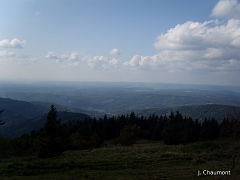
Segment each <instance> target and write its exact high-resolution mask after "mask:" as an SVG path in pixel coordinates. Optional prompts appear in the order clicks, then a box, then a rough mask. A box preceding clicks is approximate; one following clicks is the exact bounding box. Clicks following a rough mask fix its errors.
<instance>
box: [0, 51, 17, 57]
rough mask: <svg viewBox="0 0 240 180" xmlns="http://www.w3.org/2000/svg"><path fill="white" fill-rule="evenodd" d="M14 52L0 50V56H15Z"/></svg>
mask: <svg viewBox="0 0 240 180" xmlns="http://www.w3.org/2000/svg"><path fill="white" fill-rule="evenodd" d="M15 56H16V54H15V53H14V52H8V51H6V50H5V51H0V57H8V58H9V57H15Z"/></svg>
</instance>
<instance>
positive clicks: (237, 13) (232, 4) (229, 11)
mask: <svg viewBox="0 0 240 180" xmlns="http://www.w3.org/2000/svg"><path fill="white" fill-rule="evenodd" d="M211 16H214V17H227V18H238V19H239V18H240V4H239V3H238V1H237V0H220V1H219V2H218V3H217V4H216V5H215V6H214V8H213V10H212V14H211Z"/></svg>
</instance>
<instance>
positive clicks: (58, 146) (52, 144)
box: [38, 105, 66, 158]
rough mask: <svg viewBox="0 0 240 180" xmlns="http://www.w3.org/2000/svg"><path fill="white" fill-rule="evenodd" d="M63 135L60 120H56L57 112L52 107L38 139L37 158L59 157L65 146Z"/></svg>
mask: <svg viewBox="0 0 240 180" xmlns="http://www.w3.org/2000/svg"><path fill="white" fill-rule="evenodd" d="M64 135H65V133H64V130H63V126H60V120H57V110H56V109H55V108H54V106H53V105H52V106H51V109H50V111H49V113H48V115H47V121H46V123H45V125H44V128H43V131H42V133H41V134H40V135H39V137H38V142H39V152H38V157H40V158H51V157H53V156H58V155H60V154H61V153H62V152H63V151H64V145H65V144H66V136H64Z"/></svg>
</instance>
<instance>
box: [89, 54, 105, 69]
mask: <svg viewBox="0 0 240 180" xmlns="http://www.w3.org/2000/svg"><path fill="white" fill-rule="evenodd" d="M84 59H85V60H87V63H88V65H89V66H90V68H92V69H93V68H102V69H106V68H107V63H108V57H105V56H94V57H93V58H91V57H89V56H86V57H84Z"/></svg>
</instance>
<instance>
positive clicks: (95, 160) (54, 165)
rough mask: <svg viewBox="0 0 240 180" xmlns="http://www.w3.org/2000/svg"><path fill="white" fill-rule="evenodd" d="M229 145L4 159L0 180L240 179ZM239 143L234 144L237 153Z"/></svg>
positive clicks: (153, 145) (145, 143) (148, 144)
mask: <svg viewBox="0 0 240 180" xmlns="http://www.w3.org/2000/svg"><path fill="white" fill-rule="evenodd" d="M231 143H232V142H231V141H229V140H217V141H206V142H197V143H191V144H187V145H165V144H163V143H162V142H152V141H149V140H139V141H137V143H136V144H134V145H132V146H120V145H114V141H107V142H105V144H104V146H103V147H101V148H95V149H89V150H72V151H65V152H64V153H63V154H62V155H61V156H58V157H53V158H46V159H40V158H37V156H36V155H31V156H18V157H10V158H6V159H5V158H2V159H1V160H0V179H4V180H5V179H6V180H28V179H32V180H37V179H39V180H40V179H41V180H42V179H57V180H61V179H69V180H70V179H71V180H77V179H104V180H108V179H111V180H112V179H124V180H125V179H133V180H134V179H196V178H198V179H219V180H220V179H240V165H238V163H237V165H236V168H235V169H233V170H232V169H231V167H232V160H231V155H232V150H231ZM239 151H240V142H239V141H237V142H235V152H236V153H239ZM198 170H200V171H203V170H209V171H216V170H221V171H231V175H225V176H223V175H219V176H211V175H208V176H203V175H202V176H198Z"/></svg>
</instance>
